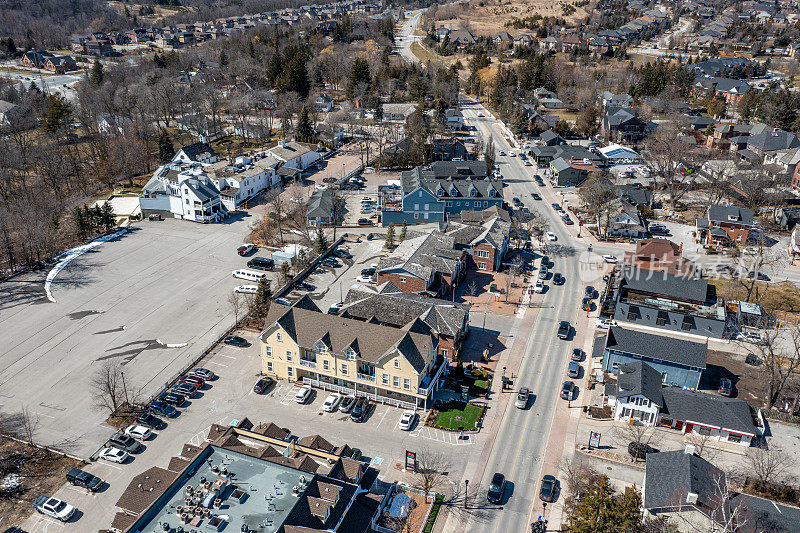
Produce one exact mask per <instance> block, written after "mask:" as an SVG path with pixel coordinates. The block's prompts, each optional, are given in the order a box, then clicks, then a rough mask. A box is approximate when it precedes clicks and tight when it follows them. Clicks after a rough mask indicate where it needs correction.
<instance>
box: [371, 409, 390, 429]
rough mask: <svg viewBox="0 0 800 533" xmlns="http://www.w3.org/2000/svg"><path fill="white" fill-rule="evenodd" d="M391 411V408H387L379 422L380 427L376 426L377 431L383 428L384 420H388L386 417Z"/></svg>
mask: <svg viewBox="0 0 800 533" xmlns="http://www.w3.org/2000/svg"><path fill="white" fill-rule="evenodd" d="M389 409H391V408H390V407H387V408H386V410H385V411H384V412H383V416H382V417H381V419H380V420H379V421H378V425H377V426H375V429H378V428H379V427H381V424H382V423H383V420H384V419H385V418H386V415H387V414H388V413H389Z"/></svg>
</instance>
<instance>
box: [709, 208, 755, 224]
mask: <svg viewBox="0 0 800 533" xmlns="http://www.w3.org/2000/svg"><path fill="white" fill-rule="evenodd" d="M754 213H755V212H754V211H753V210H752V209H747V208H745V207H738V206H735V205H712V206H711V207H709V208H708V219H709V220H711V221H713V222H735V223H737V224H745V225H748V226H749V225H752V224H753V215H754Z"/></svg>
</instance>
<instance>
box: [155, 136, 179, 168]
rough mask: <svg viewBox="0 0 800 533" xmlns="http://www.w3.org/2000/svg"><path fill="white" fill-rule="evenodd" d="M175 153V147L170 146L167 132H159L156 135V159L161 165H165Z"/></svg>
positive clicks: (170, 140) (170, 141)
mask: <svg viewBox="0 0 800 533" xmlns="http://www.w3.org/2000/svg"><path fill="white" fill-rule="evenodd" d="M174 153H175V146H173V144H172V138H171V137H170V136H169V132H168V131H167V130H161V133H159V134H158V159H159V161H161V162H162V163H167V162H169V161H171V160H172V156H173V154H174Z"/></svg>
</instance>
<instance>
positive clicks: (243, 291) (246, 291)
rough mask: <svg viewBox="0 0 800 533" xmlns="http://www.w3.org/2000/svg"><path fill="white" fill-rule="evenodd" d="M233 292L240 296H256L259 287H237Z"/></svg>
mask: <svg viewBox="0 0 800 533" xmlns="http://www.w3.org/2000/svg"><path fill="white" fill-rule="evenodd" d="M233 292H236V293H239V294H255V293H257V292H258V285H237V286H236V287H234V288H233Z"/></svg>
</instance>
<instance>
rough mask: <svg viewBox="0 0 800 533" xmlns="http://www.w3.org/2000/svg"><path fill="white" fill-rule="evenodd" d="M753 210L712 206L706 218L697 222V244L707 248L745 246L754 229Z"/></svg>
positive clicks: (731, 206) (733, 206)
mask: <svg viewBox="0 0 800 533" xmlns="http://www.w3.org/2000/svg"><path fill="white" fill-rule="evenodd" d="M754 215H755V212H754V211H753V210H752V209H747V208H744V207H738V206H735V205H712V206H710V207H709V208H708V210H707V211H706V217H705V218H698V219H697V220H696V221H695V228H696V237H695V239H696V240H697V242H699V243H701V244H704V245H706V246H711V245H716V246H744V245H745V244H746V243H747V239H748V238H749V236H750V230H751V229H752V228H753V216H754Z"/></svg>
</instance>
